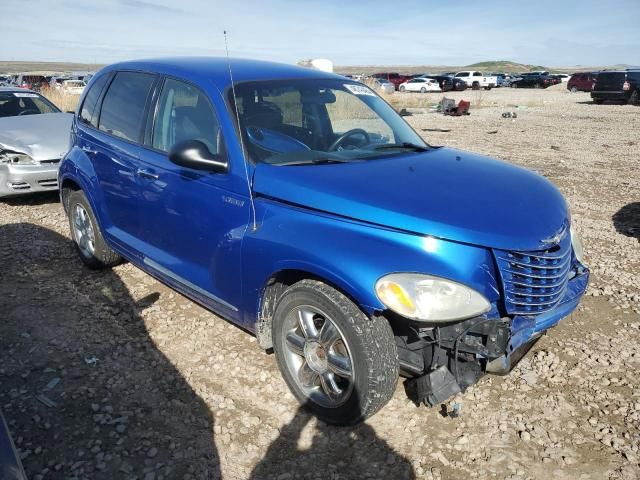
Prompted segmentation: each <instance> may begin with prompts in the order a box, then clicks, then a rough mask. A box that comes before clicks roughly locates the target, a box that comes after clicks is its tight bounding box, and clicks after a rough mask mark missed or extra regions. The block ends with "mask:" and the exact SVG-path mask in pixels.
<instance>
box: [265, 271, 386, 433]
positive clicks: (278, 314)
mask: <svg viewBox="0 0 640 480" xmlns="http://www.w3.org/2000/svg"><path fill="white" fill-rule="evenodd" d="M272 335H273V348H274V351H275V353H276V358H277V361H278V367H279V368H280V372H281V373H282V376H283V377H284V379H285V381H286V383H287V385H288V386H289V389H290V390H291V392H292V393H293V394H294V396H295V397H296V398H297V399H298V401H299V402H300V403H302V404H303V405H305V407H306V408H307V409H309V410H310V411H311V412H313V413H314V414H315V415H317V416H318V417H319V418H320V419H321V420H323V421H325V422H327V423H331V424H335V425H352V424H355V423H358V422H361V421H363V420H365V419H366V418H368V417H370V416H371V415H373V414H374V413H376V412H377V411H378V410H380V408H382V407H383V406H384V405H385V404H386V403H387V402H388V401H389V399H391V396H392V395H393V392H394V390H395V387H396V383H397V381H398V353H397V350H396V345H395V341H394V337H393V332H392V331H391V327H390V326H389V323H388V322H387V321H386V320H385V319H384V318H382V317H373V318H368V317H367V316H366V315H364V313H362V311H360V309H359V308H358V307H357V306H356V305H355V304H354V303H353V302H351V300H349V299H348V298H347V297H345V296H344V295H343V294H342V293H340V292H338V291H337V290H335V289H333V288H331V287H330V286H328V285H326V284H324V283H322V282H319V281H316V280H302V281H300V282H298V283H296V284H294V285H292V286H291V287H289V288H288V289H287V290H286V291H285V292H284V293H283V295H282V297H281V298H280V300H279V302H278V305H277V307H276V310H275V313H274V317H273V325H272Z"/></svg>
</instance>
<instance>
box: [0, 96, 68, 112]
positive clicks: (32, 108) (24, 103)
mask: <svg viewBox="0 0 640 480" xmlns="http://www.w3.org/2000/svg"><path fill="white" fill-rule="evenodd" d="M59 111H60V110H58V108H56V107H55V106H54V105H53V104H52V103H51V102H49V101H48V100H46V99H45V98H43V97H41V96H40V95H38V94H37V93H33V92H0V117H15V116H22V115H38V114H40V113H57V112H59Z"/></svg>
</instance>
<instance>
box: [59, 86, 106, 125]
mask: <svg viewBox="0 0 640 480" xmlns="http://www.w3.org/2000/svg"><path fill="white" fill-rule="evenodd" d="M108 79H109V75H102V76H100V77H99V78H96V81H95V82H93V84H92V85H91V87H90V88H89V91H88V92H87V95H86V96H85V97H84V102H82V108H80V115H78V118H79V119H80V121H81V122H82V123H85V124H87V125H92V126H94V127H96V128H97V127H98V112H97V110H96V104H97V103H98V99H99V98H100V94H101V93H102V89H103V88H104V86H105V85H106V83H107V80H108ZM56 81H61V79H60V80H56Z"/></svg>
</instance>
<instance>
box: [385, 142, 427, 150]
mask: <svg viewBox="0 0 640 480" xmlns="http://www.w3.org/2000/svg"><path fill="white" fill-rule="evenodd" d="M373 149H374V150H413V151H415V152H426V151H427V150H429V148H428V147H423V146H422V145H416V144H415V143H409V142H402V143H388V144H385V145H378V146H376V147H374V148H373Z"/></svg>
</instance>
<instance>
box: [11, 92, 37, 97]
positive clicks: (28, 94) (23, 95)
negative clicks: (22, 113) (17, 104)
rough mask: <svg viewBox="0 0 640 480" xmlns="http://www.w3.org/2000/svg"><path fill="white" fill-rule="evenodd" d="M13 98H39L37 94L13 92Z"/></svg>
mask: <svg viewBox="0 0 640 480" xmlns="http://www.w3.org/2000/svg"><path fill="white" fill-rule="evenodd" d="M13 96H14V97H18V98H38V94H37V93H28V92H25V93H21V92H13Z"/></svg>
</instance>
